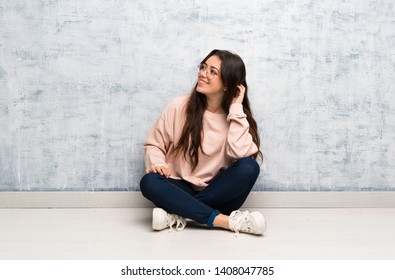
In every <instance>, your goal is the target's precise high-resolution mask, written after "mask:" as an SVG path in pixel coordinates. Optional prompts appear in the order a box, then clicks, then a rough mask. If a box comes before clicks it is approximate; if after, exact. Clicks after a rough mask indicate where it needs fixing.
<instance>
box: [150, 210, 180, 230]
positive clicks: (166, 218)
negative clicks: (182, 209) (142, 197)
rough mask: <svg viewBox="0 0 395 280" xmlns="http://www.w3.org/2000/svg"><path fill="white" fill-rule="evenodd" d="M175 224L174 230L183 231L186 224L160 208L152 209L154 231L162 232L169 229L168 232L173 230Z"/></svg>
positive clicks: (176, 216)
mask: <svg viewBox="0 0 395 280" xmlns="http://www.w3.org/2000/svg"><path fill="white" fill-rule="evenodd" d="M174 224H175V227H176V230H183V229H184V228H185V226H186V224H187V222H186V221H185V219H184V218H183V217H180V216H178V215H175V214H169V213H167V212H166V211H165V210H163V209H162V208H154V210H153V211H152V228H153V229H154V230H163V229H165V228H170V230H169V231H172V230H173V225H174Z"/></svg>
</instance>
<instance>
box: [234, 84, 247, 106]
mask: <svg viewBox="0 0 395 280" xmlns="http://www.w3.org/2000/svg"><path fill="white" fill-rule="evenodd" d="M237 89H238V91H237V94H236V96H235V97H233V100H232V104H235V103H243V99H244V94H245V92H246V88H245V87H244V86H243V85H242V84H240V85H238V86H237Z"/></svg>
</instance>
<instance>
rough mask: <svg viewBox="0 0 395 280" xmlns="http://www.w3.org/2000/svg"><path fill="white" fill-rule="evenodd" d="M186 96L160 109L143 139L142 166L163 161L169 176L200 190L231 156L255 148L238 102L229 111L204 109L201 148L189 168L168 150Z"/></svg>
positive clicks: (176, 133) (176, 135) (178, 126)
mask: <svg viewBox="0 0 395 280" xmlns="http://www.w3.org/2000/svg"><path fill="white" fill-rule="evenodd" d="M188 97H189V96H180V97H176V98H174V99H173V100H172V101H171V102H170V103H169V104H168V105H167V107H166V108H165V110H164V111H163V112H162V114H161V115H160V117H159V118H158V120H157V121H156V123H155V124H154V126H153V127H152V129H151V131H150V133H149V135H148V137H147V139H146V141H145V142H144V150H145V157H144V161H145V166H146V168H150V167H152V166H159V165H163V166H166V167H167V168H169V169H170V170H171V176H170V177H171V178H173V179H183V180H185V181H187V182H189V183H191V184H192V185H193V186H194V188H195V189H196V190H202V189H203V188H204V187H206V186H207V185H208V183H209V182H210V181H211V179H213V177H214V176H215V175H217V173H218V172H219V171H221V170H223V169H226V168H228V167H229V166H230V165H231V164H232V162H233V161H234V160H235V159H239V158H243V157H248V156H251V155H253V154H254V153H256V152H257V151H258V148H257V146H256V145H255V143H254V142H253V140H252V136H251V134H250V133H249V123H248V121H247V118H246V115H245V114H244V112H243V106H242V104H232V105H231V106H230V109H229V115H228V116H226V115H225V114H215V113H212V112H210V111H207V110H206V112H205V113H204V115H203V141H202V148H203V151H204V152H205V154H203V153H202V152H201V151H199V164H198V165H197V166H196V168H195V170H194V171H193V172H192V170H191V166H190V164H189V163H188V162H187V161H186V160H185V159H184V156H183V154H182V153H180V154H179V155H178V156H177V157H175V156H174V155H173V154H172V153H171V151H172V150H173V149H174V146H175V144H176V143H177V142H178V140H179V138H180V136H181V132H182V129H183V127H184V122H185V110H184V109H185V106H186V102H187V100H188Z"/></svg>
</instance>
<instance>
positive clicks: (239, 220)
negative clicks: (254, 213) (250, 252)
mask: <svg viewBox="0 0 395 280" xmlns="http://www.w3.org/2000/svg"><path fill="white" fill-rule="evenodd" d="M248 215H249V212H248V211H244V212H242V211H236V213H235V214H234V216H233V217H232V218H231V219H232V225H233V228H232V230H233V231H234V232H235V233H236V236H237V235H238V234H239V232H240V231H242V230H244V231H247V228H246V221H247V217H248Z"/></svg>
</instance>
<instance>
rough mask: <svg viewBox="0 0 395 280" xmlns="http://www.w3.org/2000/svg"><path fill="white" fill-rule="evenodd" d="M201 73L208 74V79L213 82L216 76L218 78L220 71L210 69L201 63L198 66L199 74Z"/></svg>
mask: <svg viewBox="0 0 395 280" xmlns="http://www.w3.org/2000/svg"><path fill="white" fill-rule="evenodd" d="M201 71H205V72H206V76H207V79H209V80H212V79H214V77H215V76H218V75H219V73H218V70H217V69H216V68H212V67H208V66H207V64H206V63H201V64H199V65H198V73H200V72H201Z"/></svg>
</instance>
